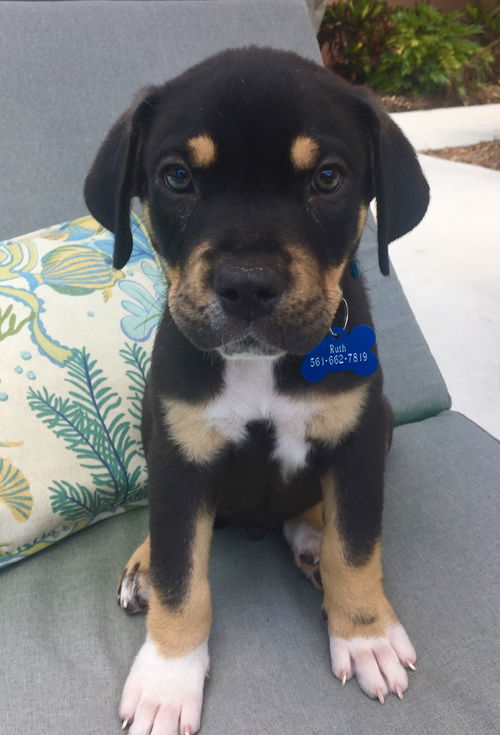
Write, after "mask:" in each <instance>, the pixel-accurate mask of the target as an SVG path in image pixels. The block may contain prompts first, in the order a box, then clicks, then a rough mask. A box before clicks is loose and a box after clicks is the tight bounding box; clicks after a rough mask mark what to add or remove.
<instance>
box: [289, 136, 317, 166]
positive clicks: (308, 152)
mask: <svg viewBox="0 0 500 735" xmlns="http://www.w3.org/2000/svg"><path fill="white" fill-rule="evenodd" d="M318 154H319V145H318V144H317V143H316V141H315V140H313V139H312V138H310V137H309V136H307V135H299V136H298V137H297V138H295V140H294V141H293V143H292V147H291V149H290V159H291V161H292V164H293V166H294V168H296V169H298V170H299V171H307V169H312V168H314V166H315V165H316V163H317V160H318Z"/></svg>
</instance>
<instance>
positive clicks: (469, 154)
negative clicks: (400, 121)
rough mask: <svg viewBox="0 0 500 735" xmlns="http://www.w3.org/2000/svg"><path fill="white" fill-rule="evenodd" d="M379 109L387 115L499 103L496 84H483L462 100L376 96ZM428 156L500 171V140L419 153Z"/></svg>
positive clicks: (453, 98) (499, 90)
mask: <svg viewBox="0 0 500 735" xmlns="http://www.w3.org/2000/svg"><path fill="white" fill-rule="evenodd" d="M379 97H380V101H381V102H382V106H383V107H384V109H385V110H386V111H387V112H409V111H412V110H432V109H435V108H437V107H468V106H470V105H487V104H499V103H500V84H486V85H485V86H484V87H482V88H481V89H479V90H477V91H476V92H474V93H472V94H469V95H467V96H466V97H451V96H444V97H442V96H441V97H440V96H428V97H425V96H422V95H411V94H408V95H403V94H402V95H395V94H385V95H379ZM422 153H427V154H429V155H431V156H438V157H439V158H447V159H448V160H449V161H462V162H463V163H472V164H475V165H476V166H486V167H487V168H493V169H495V170H496V171H500V140H492V141H487V142H485V143H475V144H474V145H466V146H458V147H456V148H441V149H439V150H428V151H422Z"/></svg>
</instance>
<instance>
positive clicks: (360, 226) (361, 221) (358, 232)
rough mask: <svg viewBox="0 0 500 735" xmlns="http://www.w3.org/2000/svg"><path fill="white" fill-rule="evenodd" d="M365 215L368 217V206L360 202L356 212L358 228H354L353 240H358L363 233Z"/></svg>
mask: <svg viewBox="0 0 500 735" xmlns="http://www.w3.org/2000/svg"><path fill="white" fill-rule="evenodd" d="M367 217H368V207H367V206H366V204H362V205H361V206H360V208H359V213H358V229H357V230H356V239H355V242H358V241H359V239H360V237H361V235H362V234H363V230H364V229H365V224H366V218H367Z"/></svg>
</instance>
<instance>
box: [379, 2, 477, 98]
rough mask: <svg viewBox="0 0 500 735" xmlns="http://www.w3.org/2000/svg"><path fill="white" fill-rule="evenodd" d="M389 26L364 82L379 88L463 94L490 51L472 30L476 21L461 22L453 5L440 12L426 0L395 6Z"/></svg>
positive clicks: (472, 82) (384, 90)
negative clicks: (381, 50) (379, 54)
mask: <svg viewBox="0 0 500 735" xmlns="http://www.w3.org/2000/svg"><path fill="white" fill-rule="evenodd" d="M393 20H394V27H393V32H392V34H391V37H390V38H389V39H388V44H387V47H386V51H385V53H384V54H383V55H382V57H381V59H380V63H379V64H378V65H377V66H376V67H373V68H372V73H371V74H370V77H369V83H371V84H373V86H374V87H375V88H376V89H378V90H379V91H381V92H392V93H395V94H397V93H401V92H408V91H412V92H414V93H416V94H432V93H433V92H437V91H447V92H457V93H458V94H465V92H466V87H467V86H469V87H470V86H475V85H477V84H478V83H480V82H481V81H484V80H485V79H486V77H487V73H488V70H489V63H488V62H489V61H490V57H489V55H488V54H487V53H485V52H484V50H483V49H482V48H481V45H480V43H479V42H478V41H476V40H473V39H474V36H476V35H478V34H479V33H480V32H481V28H480V26H477V25H472V24H467V23H463V22H461V20H460V13H458V12H457V11H451V12H443V11H440V10H437V9H436V8H433V7H432V6H431V5H427V3H423V2H422V3H417V4H416V5H414V6H413V7H412V8H407V9H402V8H397V9H396V10H395V12H394V14H393Z"/></svg>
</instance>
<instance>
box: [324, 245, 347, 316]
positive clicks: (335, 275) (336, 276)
mask: <svg viewBox="0 0 500 735" xmlns="http://www.w3.org/2000/svg"><path fill="white" fill-rule="evenodd" d="M348 260H349V258H346V260H343V261H342V262H341V264H340V265H335V266H330V267H329V268H325V271H324V273H323V283H324V292H325V295H326V300H327V302H328V306H329V308H331V309H333V310H334V314H335V312H336V311H337V309H338V307H339V304H340V301H341V299H342V289H341V287H340V281H341V280H342V276H343V275H344V271H345V268H346V265H347V262H348Z"/></svg>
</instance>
